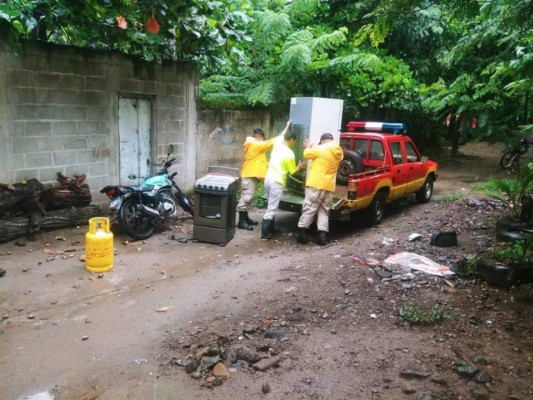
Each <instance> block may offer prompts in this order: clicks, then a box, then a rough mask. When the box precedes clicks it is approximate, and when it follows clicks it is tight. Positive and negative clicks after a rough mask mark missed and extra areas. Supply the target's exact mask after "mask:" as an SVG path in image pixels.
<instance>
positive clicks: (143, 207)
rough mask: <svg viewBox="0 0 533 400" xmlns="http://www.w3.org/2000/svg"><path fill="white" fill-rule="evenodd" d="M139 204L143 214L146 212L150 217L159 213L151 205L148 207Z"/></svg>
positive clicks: (157, 215)
mask: <svg viewBox="0 0 533 400" xmlns="http://www.w3.org/2000/svg"><path fill="white" fill-rule="evenodd" d="M139 205H140V206H141V209H142V211H143V212H144V213H145V214H148V215H150V216H151V217H159V216H160V214H159V212H158V211H157V210H154V209H153V208H151V207H148V206H146V205H144V204H139Z"/></svg>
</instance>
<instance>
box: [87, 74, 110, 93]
mask: <svg viewBox="0 0 533 400" xmlns="http://www.w3.org/2000/svg"><path fill="white" fill-rule="evenodd" d="M106 84H107V81H106V79H105V78H100V77H95V76H88V77H86V78H85V90H96V91H104V90H106Z"/></svg>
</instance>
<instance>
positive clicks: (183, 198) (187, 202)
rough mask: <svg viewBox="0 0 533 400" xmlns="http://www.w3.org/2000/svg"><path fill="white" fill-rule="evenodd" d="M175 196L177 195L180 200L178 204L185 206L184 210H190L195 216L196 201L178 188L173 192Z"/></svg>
mask: <svg viewBox="0 0 533 400" xmlns="http://www.w3.org/2000/svg"><path fill="white" fill-rule="evenodd" d="M173 193H174V197H176V200H178V204H179V205H180V207H181V208H183V211H185V212H188V213H189V214H191V215H192V216H194V203H193V201H192V200H191V199H190V198H189V197H188V196H187V195H186V194H185V193H183V192H182V191H180V190H176V191H174V192H173Z"/></svg>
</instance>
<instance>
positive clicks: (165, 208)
mask: <svg viewBox="0 0 533 400" xmlns="http://www.w3.org/2000/svg"><path fill="white" fill-rule="evenodd" d="M159 199H160V200H159V201H160V202H161V207H160V208H161V210H160V211H159V212H160V213H161V215H162V216H163V218H172V217H175V216H176V214H177V210H178V203H177V202H176V200H175V199H174V196H172V193H171V192H170V190H162V191H161V192H160V193H159Z"/></svg>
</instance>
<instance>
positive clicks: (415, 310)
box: [398, 302, 445, 325]
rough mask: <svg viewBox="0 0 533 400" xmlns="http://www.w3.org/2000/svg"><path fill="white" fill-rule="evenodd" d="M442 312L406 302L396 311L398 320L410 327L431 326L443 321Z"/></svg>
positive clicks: (438, 309)
mask: <svg viewBox="0 0 533 400" xmlns="http://www.w3.org/2000/svg"><path fill="white" fill-rule="evenodd" d="M444 317H445V315H444V311H443V310H442V309H441V308H440V307H433V308H425V307H421V306H417V305H416V304H415V303H414V302H408V303H407V304H405V305H404V306H402V307H400V309H399V310H398V319H399V320H400V321H402V322H408V323H409V324H411V325H433V324H436V323H439V322H442V321H443V320H444Z"/></svg>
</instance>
